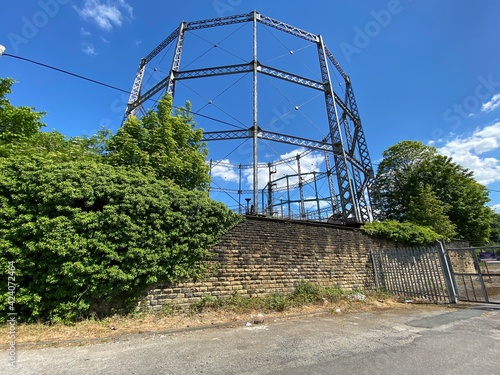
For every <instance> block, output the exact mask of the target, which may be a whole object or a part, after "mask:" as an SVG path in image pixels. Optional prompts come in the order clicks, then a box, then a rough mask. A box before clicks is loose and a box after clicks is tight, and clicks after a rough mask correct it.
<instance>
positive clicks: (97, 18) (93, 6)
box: [74, 0, 133, 31]
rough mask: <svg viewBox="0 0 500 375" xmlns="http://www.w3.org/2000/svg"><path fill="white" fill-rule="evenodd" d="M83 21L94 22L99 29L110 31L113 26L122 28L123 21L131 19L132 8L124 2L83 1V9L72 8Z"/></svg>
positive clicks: (109, 0) (112, 0)
mask: <svg viewBox="0 0 500 375" xmlns="http://www.w3.org/2000/svg"><path fill="white" fill-rule="evenodd" d="M74 9H75V10H76V11H77V12H78V14H79V15H80V17H82V18H83V19H84V20H85V21H88V22H94V23H95V24H96V25H97V26H99V27H100V28H101V29H103V30H106V31H111V30H112V29H113V27H115V26H118V27H120V26H122V23H123V20H124V19H129V20H130V19H132V18H133V8H132V7H131V6H130V5H129V4H127V2H126V1H125V0H108V2H107V4H103V3H101V0H85V3H84V5H83V8H81V9H80V8H78V7H76V6H75V7H74Z"/></svg>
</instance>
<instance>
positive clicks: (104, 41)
mask: <svg viewBox="0 0 500 375" xmlns="http://www.w3.org/2000/svg"><path fill="white" fill-rule="evenodd" d="M99 39H101V41H102V42H103V43H106V44H108V43H109V40H107V39H106V38H105V37H103V36H100V37H99Z"/></svg>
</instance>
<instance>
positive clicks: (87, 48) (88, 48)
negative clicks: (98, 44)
mask: <svg viewBox="0 0 500 375" xmlns="http://www.w3.org/2000/svg"><path fill="white" fill-rule="evenodd" d="M82 52H83V53H85V54H86V55H89V56H95V55H97V52H96V50H95V47H94V46H93V45H92V44H91V43H82Z"/></svg>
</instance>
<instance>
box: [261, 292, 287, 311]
mask: <svg viewBox="0 0 500 375" xmlns="http://www.w3.org/2000/svg"><path fill="white" fill-rule="evenodd" d="M266 305H267V308H268V309H269V310H271V311H285V310H286V308H287V307H288V305H289V302H288V299H287V298H286V296H284V295H283V294H282V293H279V292H274V293H272V294H271V295H270V296H268V297H267V303H266Z"/></svg>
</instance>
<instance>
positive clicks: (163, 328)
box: [16, 299, 446, 349]
mask: <svg viewBox="0 0 500 375" xmlns="http://www.w3.org/2000/svg"><path fill="white" fill-rule="evenodd" d="M443 307H446V306H445V305H431V304H417V303H401V302H398V301H395V300H392V299H388V300H384V301H382V300H365V301H341V302H338V303H325V304H323V305H320V306H318V305H313V306H302V307H294V308H289V309H287V310H286V311H284V312H263V311H255V310H252V311H239V312H238V311H228V310H215V311H204V312H201V313H197V314H194V315H190V314H186V313H182V314H175V315H170V316H165V315H162V314H146V313H144V314H138V315H132V316H113V317H110V318H106V319H103V320H85V321H82V322H78V323H76V324H74V325H71V326H68V325H63V324H55V325H51V326H49V325H45V324H20V325H19V326H18V327H17V332H16V344H17V346H18V347H20V348H23V349H35V348H36V349H39V348H43V347H61V346H81V345H89V344H96V343H101V342H109V341H115V340H120V339H123V338H126V336H127V335H137V334H145V333H158V334H162V333H172V332H175V331H179V330H189V329H203V328H210V327H236V326H244V325H247V324H262V323H265V324H272V323H273V322H278V321H284V320H290V319H299V318H300V317H305V316H313V315H320V314H333V315H336V314H339V315H341V314H348V313H355V312H363V311H384V310H394V309H397V310H401V309H408V310H410V309H426V308H431V309H435V308H443Z"/></svg>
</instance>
